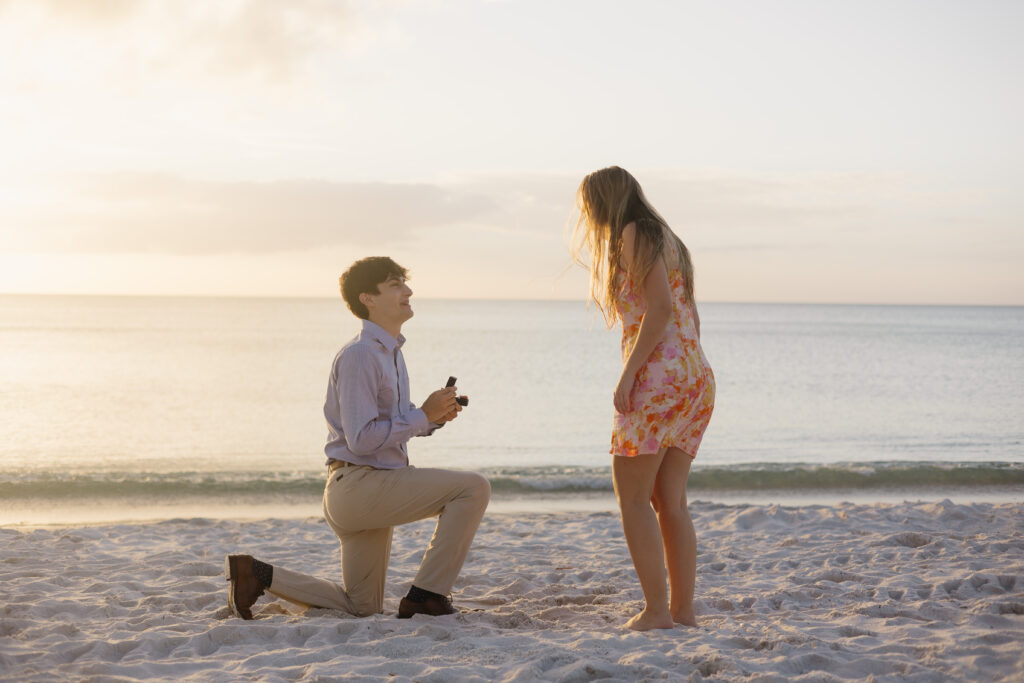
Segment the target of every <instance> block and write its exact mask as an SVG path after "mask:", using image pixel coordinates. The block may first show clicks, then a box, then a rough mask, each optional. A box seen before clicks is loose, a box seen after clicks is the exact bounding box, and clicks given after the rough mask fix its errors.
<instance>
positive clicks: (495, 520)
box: [0, 501, 1024, 681]
mask: <svg viewBox="0 0 1024 683" xmlns="http://www.w3.org/2000/svg"><path fill="white" fill-rule="evenodd" d="M691 507H692V511H693V516H694V521H695V524H696V527H697V530H698V534H699V542H700V555H699V558H698V578H697V592H698V597H699V599H698V601H697V611H698V615H699V617H700V621H701V625H700V627H698V628H695V629H691V628H684V627H677V628H676V629H674V630H670V631H657V632H650V633H634V632H631V631H627V630H623V629H622V628H620V625H621V624H622V622H624V621H625V620H626V619H627V618H628V617H629V616H630V615H631V614H633V613H634V612H635V611H636V610H638V609H639V608H640V606H641V594H640V590H639V587H638V585H637V582H636V579H635V575H634V573H633V569H632V565H631V563H630V560H629V556H628V553H627V550H626V546H625V543H624V541H623V539H622V531H621V527H620V525H619V520H618V517H617V516H616V515H615V514H612V513H607V512H561V513H557V514H538V513H534V514H530V513H514V514H509V513H506V514H491V515H489V516H487V517H486V518H485V519H484V522H483V524H482V526H481V529H480V532H479V534H478V536H477V540H476V542H475V544H474V546H473V550H472V552H471V554H470V557H469V560H468V562H467V565H466V568H465V571H464V572H463V574H462V576H461V578H460V580H459V583H458V584H457V586H456V592H455V596H454V597H455V604H456V605H457V606H458V607H460V608H462V609H463V610H464V612H463V613H462V614H459V615H454V616H450V617H441V618H427V617H415V618H413V619H411V620H408V621H400V620H398V619H396V618H395V617H394V611H395V609H396V607H397V601H398V599H399V598H400V596H401V595H402V594H403V593H404V591H405V589H406V588H407V587H408V584H409V581H410V580H411V577H412V576H413V573H414V571H415V568H416V566H417V564H418V562H419V559H420V555H421V553H422V549H423V547H424V546H425V545H426V541H427V538H428V537H429V534H430V533H431V530H432V522H431V521H424V522H420V523H417V524H413V525H409V526H406V527H402V528H400V529H398V530H397V531H396V534H395V542H394V549H393V555H392V564H391V571H390V573H389V577H388V579H389V580H388V589H389V590H388V598H387V601H386V603H385V609H386V613H385V614H382V615H378V616H375V617H369V618H363V619H356V618H352V617H349V616H347V615H345V614H341V613H337V612H333V611H329V610H316V609H314V610H308V611H306V612H302V611H301V610H299V609H298V608H297V607H295V606H293V605H290V604H288V603H285V602H282V601H278V600H274V599H266V598H263V599H261V601H260V602H259V603H257V606H256V609H255V610H254V612H256V614H257V617H258V619H257V620H256V621H253V622H245V621H242V620H240V619H236V618H233V617H231V616H230V615H229V614H228V610H227V606H226V602H225V600H226V595H227V583H226V581H225V580H224V577H223V574H222V566H223V557H224V555H225V554H226V553H230V552H242V551H248V552H252V553H253V554H255V555H257V556H258V557H260V558H261V559H263V560H265V561H268V562H271V563H275V564H281V565H283V566H287V567H290V568H293V569H297V570H300V571H305V572H310V573H316V574H318V575H322V576H325V577H331V576H337V575H338V547H337V543H336V541H335V539H334V536H333V535H332V533H331V532H330V530H329V529H328V527H327V526H326V524H324V523H323V521H322V520H319V519H316V518H307V519H302V520H274V519H270V520H263V521H252V522H240V521H229V520H211V519H175V520H169V521H165V522H158V523H146V524H110V525H95V526H78V527H64V528H57V527H37V528H17V527H7V528H0V538H2V543H0V548H2V550H0V604H2V605H3V607H2V612H0V677H2V678H3V679H4V680H18V681H50V680H194V681H232V680H261V681H293V680H315V681H328V680H335V679H345V680H367V681H370V680H380V679H389V680H397V681H448V680H469V681H532V680H552V681H585V680H593V679H609V680H623V681H635V680H723V681H732V680H736V681H740V680H742V681H747V680H780V681H781V680H787V681H790V680H800V681H838V680H857V681H861V680H874V681H886V680H900V681H947V680H971V681H981V680H984V681H1004V680H1005V681H1011V680H1016V681H1019V680H1022V678H1024V654H1022V648H1021V643H1022V642H1024V514H1022V513H1024V504H1020V503H1016V504H990V503H976V504H970V505H958V504H954V503H951V502H949V501H944V502H939V503H901V504H895V505H889V504H874V505H862V504H851V503H841V504H836V505H833V506H816V505H805V506H797V507H780V506H772V505H724V504H716V503H694V504H692V506H691Z"/></svg>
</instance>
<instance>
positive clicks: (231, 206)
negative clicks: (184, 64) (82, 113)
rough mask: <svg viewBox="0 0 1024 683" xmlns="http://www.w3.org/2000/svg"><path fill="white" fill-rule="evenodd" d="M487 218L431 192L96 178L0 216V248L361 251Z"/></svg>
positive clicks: (474, 203) (452, 197)
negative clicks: (56, 198)
mask: <svg viewBox="0 0 1024 683" xmlns="http://www.w3.org/2000/svg"><path fill="white" fill-rule="evenodd" d="M493 208H494V207H493V203H492V202H491V200H490V199H488V198H486V197H483V196H480V195H474V194H468V193H464V192H463V193H460V192H454V191H452V190H451V189H448V188H444V187H441V186H438V185H431V184H397V183H379V182H368V183H341V182H328V181H315V180H291V181H281V182H270V183H257V182H210V181H200V180H191V179H185V178H181V177H177V176H171V175H163V174H143V173H120V174H106V175H99V176H89V177H87V178H85V179H83V180H81V181H79V183H78V187H77V189H76V190H75V192H74V193H73V194H72V196H70V197H67V198H66V199H65V200H63V201H61V202H59V203H54V202H50V203H47V204H45V205H34V206H25V205H17V206H12V207H10V208H8V209H7V210H6V211H4V210H3V208H2V206H0V220H2V222H3V223H4V224H5V225H6V226H8V227H7V228H6V229H5V231H4V232H3V233H2V234H0V248H5V249H8V250H16V249H21V250H29V251H53V252H82V253H101V252H102V253H125V252H140V253H144V252H154V253H178V254H200V253H224V252H243V253H244V252H248V253H260V252H272V251H287V250H292V249H308V248H312V247H321V246H327V245H337V244H352V245H367V246H368V245H375V244H389V243H394V242H397V241H400V240H403V239H409V238H410V237H411V235H413V233H414V232H415V231H418V230H419V231H422V230H425V229H430V228H435V227H437V226H441V225H451V224H455V223H461V222H465V221H470V220H473V219H474V218H477V217H479V216H480V215H482V214H484V213H486V212H489V211H491V210H493ZM12 227H13V228H14V229H11V228H12Z"/></svg>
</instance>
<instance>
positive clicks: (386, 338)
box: [360, 319, 405, 353]
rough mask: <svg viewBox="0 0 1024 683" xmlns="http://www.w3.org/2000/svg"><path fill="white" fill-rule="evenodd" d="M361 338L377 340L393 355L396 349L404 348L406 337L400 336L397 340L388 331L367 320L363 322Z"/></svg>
mask: <svg viewBox="0 0 1024 683" xmlns="http://www.w3.org/2000/svg"><path fill="white" fill-rule="evenodd" d="M360 336H362V337H363V338H369V339H376V340H377V341H378V342H380V344H381V345H382V346H383V347H384V348H385V349H387V350H388V351H390V352H392V353H393V352H394V350H395V349H396V348H399V349H400V348H402V344H404V343H405V336H404V335H402V334H399V335H398V339H395V338H394V337H392V336H391V335H390V334H388V332H387V330H385V329H384V328H383V327H381V326H380V325H378V324H377V323H372V322H370V321H369V320H365V319H364V320H363V332H362V334H361V335H360Z"/></svg>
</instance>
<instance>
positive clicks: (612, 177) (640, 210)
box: [570, 166, 693, 326]
mask: <svg viewBox="0 0 1024 683" xmlns="http://www.w3.org/2000/svg"><path fill="white" fill-rule="evenodd" d="M576 206H577V208H578V209H579V218H578V219H577V220H576V227H575V229H574V230H573V234H572V240H571V246H570V250H571V252H572V256H573V259H575V261H576V262H577V263H579V264H580V265H582V266H583V267H585V268H587V269H588V270H589V271H590V297H591V298H592V299H593V300H594V303H595V304H597V307H598V308H599V309H600V310H601V313H602V314H603V315H604V318H605V321H606V322H607V323H608V325H609V326H611V325H614V324H615V321H616V320H618V318H619V314H618V311H617V310H616V309H615V298H616V295H617V294H618V292H619V290H620V288H621V287H622V286H623V277H622V276H623V273H622V265H621V256H622V230H623V228H625V227H626V226H627V225H629V224H630V223H636V247H635V249H634V250H633V262H632V263H628V264H626V267H627V270H628V271H629V275H630V276H631V277H632V278H633V281H634V282H636V283H641V282H643V281H644V278H646V277H647V274H648V273H650V272H651V268H653V267H654V264H655V263H656V262H657V259H658V258H660V257H661V256H662V255H664V257H665V261H666V263H665V265H666V266H667V267H668V268H669V270H671V269H672V268H673V267H676V268H678V269H679V271H680V272H682V274H683V280H684V283H685V287H686V292H685V296H686V301H687V303H691V304H692V303H693V261H692V260H691V259H690V251H689V250H688V249H687V248H686V245H685V244H683V241H682V240H681V239H679V237H678V236H677V235H676V234H675V233H674V232H672V230H671V228H669V227H668V223H666V222H665V219H664V218H662V217H661V214H659V213H658V212H657V211H655V209H654V207H653V206H651V203H650V202H649V201H647V197H645V196H644V191H643V190H642V189H641V188H640V183H638V182H637V181H636V178H634V177H633V176H632V175H630V174H629V172H628V171H626V170H625V169H622V168H619V167H618V166H609V167H608V168H602V169H601V170H600V171H594V172H593V173H591V174H590V175H588V176H587V177H586V178H584V179H583V182H581V183H580V187H579V189H578V190H576ZM667 245H671V246H672V247H674V248H673V249H666V248H665V247H666V246H667ZM585 251H586V252H589V253H590V260H589V263H588V262H587V260H585V258H584V252H585Z"/></svg>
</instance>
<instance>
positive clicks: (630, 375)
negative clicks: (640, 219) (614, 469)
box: [615, 223, 672, 413]
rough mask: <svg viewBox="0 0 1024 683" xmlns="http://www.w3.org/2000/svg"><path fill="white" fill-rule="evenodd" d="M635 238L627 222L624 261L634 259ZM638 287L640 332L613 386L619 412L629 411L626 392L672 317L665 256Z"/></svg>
mask: <svg viewBox="0 0 1024 683" xmlns="http://www.w3.org/2000/svg"><path fill="white" fill-rule="evenodd" d="M635 240H636V226H635V225H634V224H632V223H630V224H629V225H627V226H626V227H625V229H623V231H622V258H623V261H625V263H626V264H632V262H633V254H634V246H635ZM641 290H642V293H643V297H644V301H645V302H646V304H647V310H646V312H645V313H644V317H643V320H642V321H641V322H640V333H639V334H638V335H637V338H636V342H635V343H634V344H633V348H632V349H630V351H629V355H628V356H627V357H626V363H625V365H624V366H623V368H622V375H621V376H620V377H619V383H618V384H617V385H616V387H615V409H616V410H618V411H619V412H620V413H627V412H629V411H630V410H632V406H631V405H630V400H629V394H630V392H631V391H632V390H633V384H634V383H635V382H636V375H637V373H638V372H640V368H642V367H643V365H644V363H646V362H647V358H648V357H649V356H650V355H651V352H652V351H654V347H656V346H657V345H658V343H659V342H661V340H662V338H663V337H664V336H665V328H666V327H667V326H668V323H669V321H670V320H671V319H672V288H671V287H670V286H669V283H668V271H667V270H666V268H665V259H663V258H661V257H660V256H659V257H658V258H657V260H655V262H654V265H653V266H652V267H651V272H649V273H648V274H647V277H645V278H644V281H643V284H642V286H641Z"/></svg>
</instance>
